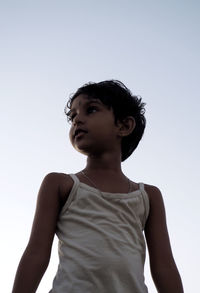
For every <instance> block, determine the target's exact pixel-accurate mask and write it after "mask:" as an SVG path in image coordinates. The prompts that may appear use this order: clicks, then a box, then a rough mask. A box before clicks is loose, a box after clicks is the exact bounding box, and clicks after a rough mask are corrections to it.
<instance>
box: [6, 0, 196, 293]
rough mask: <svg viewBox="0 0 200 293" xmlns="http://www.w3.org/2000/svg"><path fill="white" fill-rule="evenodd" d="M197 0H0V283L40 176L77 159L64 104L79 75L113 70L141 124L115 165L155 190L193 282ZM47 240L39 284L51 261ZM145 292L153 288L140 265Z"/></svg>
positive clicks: (9, 270) (25, 226)
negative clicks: (137, 106) (132, 98)
mask: <svg viewBox="0 0 200 293" xmlns="http://www.w3.org/2000/svg"><path fill="white" fill-rule="evenodd" d="M199 11H200V5H199V1H194V0H190V1H185V0H182V1H181V0H169V1H155V0H152V1H145V0H144V1H134V0H133V1H128V0H123V1H121V0H115V1H113V0H111V1H105V0H102V1H95V0H93V1H92V0H84V1H80V0H79V1H77V0H74V1H67V0H65V1H64V0H57V1H52V0H49V1H45V0H44V1H43V0H41V1H38V0H35V1H28V0H26V1H25V0H24V1H22V0H19V1H14V0H13V1H12V0H11V1H9V0H7V1H1V2H0V39H1V47H0V51H1V54H0V71H1V73H0V75H1V76H0V80H1V85H0V113H1V115H0V133H1V136H0V139H1V153H0V164H1V169H0V182H1V205H0V216H1V221H0V223H1V227H0V228H1V243H0V245H1V248H0V259H1V264H0V270H1V271H0V275H1V291H2V292H11V288H12V284H13V280H14V276H15V272H16V269H17V265H18V263H19V260H20V257H21V255H22V253H23V251H24V249H25V246H26V244H27V241H28V238H29V235H30V229H31V225H32V219H33V215H34V211H35V203H36V198H37V193H38V190H39V187H40V184H41V182H42V179H43V178H44V176H45V175H46V174H48V173H49V172H63V173H73V172H77V171H79V170H81V169H82V168H84V166H85V157H84V156H83V155H81V154H79V153H77V152H76V151H75V150H74V149H73V148H72V146H71V145H70V143H69V140H68V131H69V125H68V123H67V119H66V117H65V115H64V111H63V110H64V107H65V104H66V102H67V100H68V97H69V95H70V94H71V93H73V92H75V91H76V90H77V88H78V87H80V86H81V85H83V84H84V83H86V82H88V81H95V82H98V81H101V80H105V79H112V78H114V79H119V80H121V81H122V82H124V83H125V85H126V86H127V87H129V88H130V89H131V90H132V92H133V93H134V94H136V95H141V96H142V98H143V100H144V102H146V118H147V127H146V131H145V135H144V137H143V139H142V141H141V142H140V144H139V146H138V148H137V150H136V151H135V152H134V154H133V155H132V156H131V157H130V158H129V159H128V160H127V161H125V162H124V163H123V171H124V173H125V174H126V175H127V176H129V177H130V178H131V179H132V180H134V181H136V182H145V183H149V184H153V185H156V186H158V187H159V188H160V189H161V191H162V194H163V197H164V201H165V206H166V212H167V222H168V229H169V233H170V238H171V244H172V248H173V253H174V257H175V260H176V263H177V266H178V268H179V271H180V274H181V276H182V280H183V284H184V288H185V292H188V293H191V292H197V291H198V290H199V261H200V257H199V256H200V255H199V247H200V239H199V222H200V216H199V204H200V201H199V179H200V178H199V163H200V162H199V149H200V137H199V122H200V115H199V108H200V96H199V84H200V80H199V76H200V69H199V68H200V62H199V61H200V60H199V52H200V41H199V36H200V30H199V28H200V21H199V19H200V15H199ZM57 264H58V259H57V240H56V238H55V242H54V247H53V252H52V259H51V262H50V265H49V268H48V270H47V272H46V273H45V276H44V278H43V279H42V281H41V284H40V287H39V289H38V291H37V292H39V293H44V292H48V290H50V288H51V284H52V280H53V277H54V275H55V273H56V270H57ZM145 278H146V284H147V285H148V287H149V292H150V293H154V292H156V290H155V287H154V285H153V282H152V280H151V276H150V273H149V266H148V256H147V262H146V266H145Z"/></svg>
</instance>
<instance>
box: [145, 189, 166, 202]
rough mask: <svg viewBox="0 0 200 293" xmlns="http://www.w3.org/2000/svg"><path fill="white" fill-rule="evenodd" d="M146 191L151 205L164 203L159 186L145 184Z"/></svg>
mask: <svg viewBox="0 0 200 293" xmlns="http://www.w3.org/2000/svg"><path fill="white" fill-rule="evenodd" d="M144 189H145V191H146V192H147V194H148V197H149V202H150V205H152V204H156V203H157V204H159V202H160V203H161V202H162V203H163V197H162V193H161V191H160V189H159V188H158V187H157V186H154V185H149V184H144Z"/></svg>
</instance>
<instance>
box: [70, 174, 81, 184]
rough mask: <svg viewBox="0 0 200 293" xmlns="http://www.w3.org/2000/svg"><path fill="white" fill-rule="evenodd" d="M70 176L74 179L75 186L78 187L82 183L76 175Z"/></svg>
mask: <svg viewBox="0 0 200 293" xmlns="http://www.w3.org/2000/svg"><path fill="white" fill-rule="evenodd" d="M69 176H70V177H71V178H72V179H73V181H74V184H75V185H78V184H79V183H80V180H79V179H78V177H77V176H76V175H75V174H69Z"/></svg>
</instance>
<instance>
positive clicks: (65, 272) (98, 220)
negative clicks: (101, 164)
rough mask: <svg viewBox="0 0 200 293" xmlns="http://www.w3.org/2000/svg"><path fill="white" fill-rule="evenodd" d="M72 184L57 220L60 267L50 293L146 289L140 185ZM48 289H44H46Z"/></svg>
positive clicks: (145, 207) (144, 203) (144, 205)
mask: <svg viewBox="0 0 200 293" xmlns="http://www.w3.org/2000/svg"><path fill="white" fill-rule="evenodd" d="M70 176H71V177H72V179H73V180H74V185H73V187H72V189H71V192H70V194H69V196H68V199H67V201H66V203H65V205H64V206H63V208H62V210H61V213H60V215H59V219H58V223H57V231H56V234H57V236H58V239H59V247H58V253H59V259H60V262H59V266H58V271H57V274H56V276H55V278H54V281H53V288H52V290H51V291H50V292H51V293H94V292H95V293H146V292H148V290H147V287H146V285H145V283H144V261H145V250H146V247H145V240H144V234H143V230H144V226H145V222H146V220H147V217H148V213H149V199H148V195H147V193H146V191H145V189H144V184H143V183H140V184H139V189H138V190H136V191H133V192H130V193H109V192H101V193H100V192H99V190H98V189H96V188H94V187H91V186H89V185H87V184H85V183H82V182H80V181H79V179H78V177H77V176H76V175H74V174H70ZM50 292H49V293H50Z"/></svg>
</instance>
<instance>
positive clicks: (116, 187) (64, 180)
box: [59, 172, 139, 206]
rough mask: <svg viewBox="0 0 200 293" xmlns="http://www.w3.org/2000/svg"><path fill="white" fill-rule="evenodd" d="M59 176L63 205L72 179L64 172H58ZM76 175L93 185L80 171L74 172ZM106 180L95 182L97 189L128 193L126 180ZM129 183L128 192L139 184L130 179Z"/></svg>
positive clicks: (71, 184)
mask: <svg viewBox="0 0 200 293" xmlns="http://www.w3.org/2000/svg"><path fill="white" fill-rule="evenodd" d="M60 176H61V178H60V179H61V180H60V186H59V188H60V199H61V205H62V206H63V205H64V204H65V202H66V200H67V198H68V196H69V193H70V191H71V189H72V187H73V184H74V182H73V180H72V178H71V177H70V176H69V175H67V174H65V173H60ZM76 176H77V177H78V178H79V180H80V182H82V183H85V184H87V185H89V186H92V187H95V186H94V185H92V183H91V182H90V181H89V180H88V179H87V178H85V177H84V176H83V175H82V174H81V173H80V172H79V173H76ZM106 182H107V184H106V183H105V182H103V181H99V182H95V183H96V185H98V187H99V189H100V190H101V191H103V192H110V193H128V180H127V182H125V181H123V182H120V181H116V180H113V178H112V179H110V180H109V179H108V178H106ZM130 183H131V188H130V192H133V191H135V190H138V189H139V184H138V183H135V182H133V181H131V180H130Z"/></svg>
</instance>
